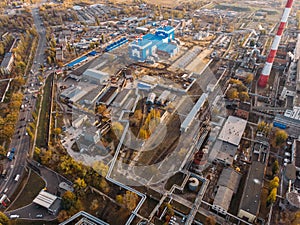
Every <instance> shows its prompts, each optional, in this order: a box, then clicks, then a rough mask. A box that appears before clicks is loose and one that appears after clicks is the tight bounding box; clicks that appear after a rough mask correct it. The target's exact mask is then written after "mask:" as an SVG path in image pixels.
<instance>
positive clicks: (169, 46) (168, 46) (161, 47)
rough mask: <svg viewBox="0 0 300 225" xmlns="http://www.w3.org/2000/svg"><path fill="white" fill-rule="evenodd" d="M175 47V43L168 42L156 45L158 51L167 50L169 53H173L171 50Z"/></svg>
mask: <svg viewBox="0 0 300 225" xmlns="http://www.w3.org/2000/svg"><path fill="white" fill-rule="evenodd" d="M176 48H177V46H176V45H173V44H168V43H162V44H160V45H158V46H157V49H158V50H160V51H164V52H167V53H169V54H171V53H173V51H174V50H175V49H176Z"/></svg>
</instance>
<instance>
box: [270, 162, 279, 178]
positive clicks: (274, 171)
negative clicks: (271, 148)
mask: <svg viewBox="0 0 300 225" xmlns="http://www.w3.org/2000/svg"><path fill="white" fill-rule="evenodd" d="M272 172H273V175H275V174H278V172H279V163H278V161H277V160H276V161H275V162H274V163H273V167H272Z"/></svg>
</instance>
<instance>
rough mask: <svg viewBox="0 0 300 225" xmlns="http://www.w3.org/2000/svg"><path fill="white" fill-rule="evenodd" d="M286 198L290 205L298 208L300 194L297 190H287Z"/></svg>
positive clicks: (299, 205) (299, 206)
mask: <svg viewBox="0 0 300 225" xmlns="http://www.w3.org/2000/svg"><path fill="white" fill-rule="evenodd" d="M286 199H287V200H288V202H289V203H290V204H291V205H292V206H294V207H296V208H298V209H299V208H300V194H299V193H298V192H288V193H287V194H286Z"/></svg>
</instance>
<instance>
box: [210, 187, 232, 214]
mask: <svg viewBox="0 0 300 225" xmlns="http://www.w3.org/2000/svg"><path fill="white" fill-rule="evenodd" d="M232 195H233V191H232V190H231V189H229V188H227V187H224V186H220V187H219V188H218V191H217V194H216V196H215V199H214V203H213V204H214V205H217V206H221V207H222V208H223V209H225V210H226V211H227V210H228V209H229V206H230V202H231V198H232Z"/></svg>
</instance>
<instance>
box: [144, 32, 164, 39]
mask: <svg viewBox="0 0 300 225" xmlns="http://www.w3.org/2000/svg"><path fill="white" fill-rule="evenodd" d="M143 39H147V40H150V41H161V40H162V39H163V37H161V36H158V35H155V34H151V33H149V34H146V35H144V36H143Z"/></svg>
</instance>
